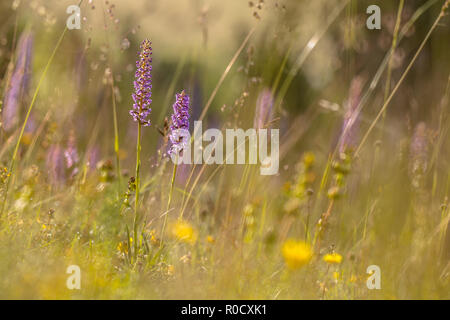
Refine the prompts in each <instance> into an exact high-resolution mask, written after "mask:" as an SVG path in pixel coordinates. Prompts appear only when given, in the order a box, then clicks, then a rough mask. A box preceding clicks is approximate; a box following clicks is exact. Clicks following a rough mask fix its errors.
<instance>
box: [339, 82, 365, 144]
mask: <svg viewBox="0 0 450 320" xmlns="http://www.w3.org/2000/svg"><path fill="white" fill-rule="evenodd" d="M363 87H364V79H363V78H362V77H359V76H357V77H355V78H354V79H353V80H352V82H351V84H350V89H349V97H348V100H347V102H346V109H347V110H346V112H345V115H344V122H343V125H342V129H341V136H340V144H339V152H341V153H342V152H345V151H347V150H351V149H353V148H354V147H355V145H356V143H357V133H358V129H359V117H358V115H359V112H357V109H358V105H359V103H360V101H361V92H362V89H363Z"/></svg>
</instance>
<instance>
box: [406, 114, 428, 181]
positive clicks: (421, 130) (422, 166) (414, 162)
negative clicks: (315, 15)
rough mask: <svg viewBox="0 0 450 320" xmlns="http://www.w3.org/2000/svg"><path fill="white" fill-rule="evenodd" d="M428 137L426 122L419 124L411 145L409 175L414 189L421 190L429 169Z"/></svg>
mask: <svg viewBox="0 0 450 320" xmlns="http://www.w3.org/2000/svg"><path fill="white" fill-rule="evenodd" d="M428 148H429V145H428V136H427V126H426V124H425V123H424V122H420V123H419V124H417V126H416V128H415V129H414V134H413V136H412V139H411V144H410V149H409V151H410V159H411V160H410V166H409V173H410V177H411V182H412V185H413V187H415V188H419V187H421V186H422V184H423V182H424V181H423V180H424V177H425V173H426V171H427V169H428Z"/></svg>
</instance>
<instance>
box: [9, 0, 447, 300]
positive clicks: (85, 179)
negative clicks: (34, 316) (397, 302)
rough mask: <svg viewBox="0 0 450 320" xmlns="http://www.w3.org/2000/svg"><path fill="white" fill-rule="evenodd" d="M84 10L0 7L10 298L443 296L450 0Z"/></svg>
mask: <svg viewBox="0 0 450 320" xmlns="http://www.w3.org/2000/svg"><path fill="white" fill-rule="evenodd" d="M78 1H79V0H2V1H1V2H0V21H1V23H0V109H1V111H0V298H1V299H450V263H449V262H450V227H449V219H450V212H449V207H448V206H449V196H450V162H449V159H450V99H449V98H450V18H449V16H448V14H449V13H450V8H449V5H450V1H449V0H406V1H405V0H395V1H394V0H388V1H387V0H386V1H381V0H373V1H366V0H333V1H330V0H315V1H306V0H252V1H242V0H229V1H219V0H209V1H207V0H146V1H144V0H134V1H125V0H84V1H81V3H80V6H79V7H80V10H81V11H80V12H81V19H80V23H81V28H80V29H68V28H67V27H66V20H67V19H68V18H69V16H70V15H71V14H70V13H67V12H66V9H67V7H68V6H70V5H74V4H77V3H78ZM373 4H376V5H378V6H379V7H380V9H381V29H374V30H369V29H368V28H367V27H366V20H367V19H368V17H369V16H370V14H367V13H366V9H367V7H368V6H370V5H373ZM146 39H148V40H149V41H151V49H150V47H149V46H150V42H145V40H146ZM149 50H151V57H152V60H151V61H150V60H149V59H148V56H145V53H149V52H150V51H149ZM146 59H147V60H146ZM150 84H151V88H150V87H149V85H150ZM176 94H179V95H178V96H176ZM150 95H151V102H150ZM187 97H188V98H189V99H190V100H189V103H188V104H189V105H187V102H186V101H187V100H183V99H185V98H186V99H187ZM185 102H186V104H184V103H185ZM172 106H173V108H172ZM146 107H149V108H151V111H149V110H147V109H145V108H146ZM177 108H178V109H177ZM184 108H185V109H184ZM130 110H134V111H135V112H136V114H135V119H133V116H132V115H130ZM174 112H175V114H174V116H172V114H173V113H174ZM183 112H185V113H183ZM186 112H187V115H186ZM136 117H137V118H138V120H137V121H134V120H136ZM180 119H181V120H180ZM146 120H149V121H150V125H148V126H146V125H145V124H146V123H145V121H146ZM175 120H176V121H175ZM197 120H201V121H202V124H203V130H206V129H208V128H217V129H219V130H221V132H224V133H225V130H226V129H236V128H242V129H244V130H247V129H249V128H256V129H279V171H278V173H277V174H275V175H261V174H260V167H261V165H260V162H258V163H257V164H250V162H249V161H247V163H246V164H233V165H232V164H224V165H221V164H205V163H203V164H180V165H177V166H175V165H174V163H173V162H172V161H171V159H170V155H169V153H170V150H173V149H171V148H173V145H176V144H177V142H174V140H173V136H172V135H171V133H172V130H173V129H174V127H180V126H184V127H186V126H187V127H189V130H190V132H191V134H192V135H193V128H194V126H193V122H194V121H197ZM206 146H207V143H206V142H204V143H203V148H205V147H206ZM272 150H273V148H272ZM247 151H248V148H247ZM247 160H248V159H247ZM71 265H76V266H78V267H79V270H80V279H81V285H80V288H79V289H76V288H75V289H69V288H68V286H67V282H68V278H69V277H70V276H71V274H70V273H67V268H68V267H69V266H71ZM373 265H375V266H378V267H379V271H380V275H381V281H380V285H381V288H379V289H369V287H368V285H367V283H368V281H369V282H370V281H371V279H372V278H371V277H372V276H373V275H374V274H371V273H370V272H368V267H369V266H373Z"/></svg>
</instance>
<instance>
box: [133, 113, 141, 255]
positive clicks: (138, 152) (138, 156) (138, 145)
mask: <svg viewBox="0 0 450 320" xmlns="http://www.w3.org/2000/svg"><path fill="white" fill-rule="evenodd" d="M141 127H142V125H141V123H140V122H139V123H138V136H137V143H136V180H135V182H136V195H135V197H134V200H135V201H134V221H133V232H134V258H135V260H136V257H137V249H138V247H137V243H138V239H137V225H138V220H139V216H138V214H139V213H138V206H139V185H140V177H139V171H140V168H141Z"/></svg>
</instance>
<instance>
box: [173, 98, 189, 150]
mask: <svg viewBox="0 0 450 320" xmlns="http://www.w3.org/2000/svg"><path fill="white" fill-rule="evenodd" d="M179 130H189V96H188V95H187V94H186V93H185V92H184V90H183V91H182V92H181V93H177V95H176V101H175V103H174V104H173V114H172V123H171V125H170V131H171V132H170V135H169V138H170V142H172V146H171V148H170V150H169V154H174V153H177V152H180V151H181V150H182V149H183V148H184V147H185V146H186V145H187V144H189V143H190V141H186V139H185V137H183V136H181V135H180V132H178V131H179Z"/></svg>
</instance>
